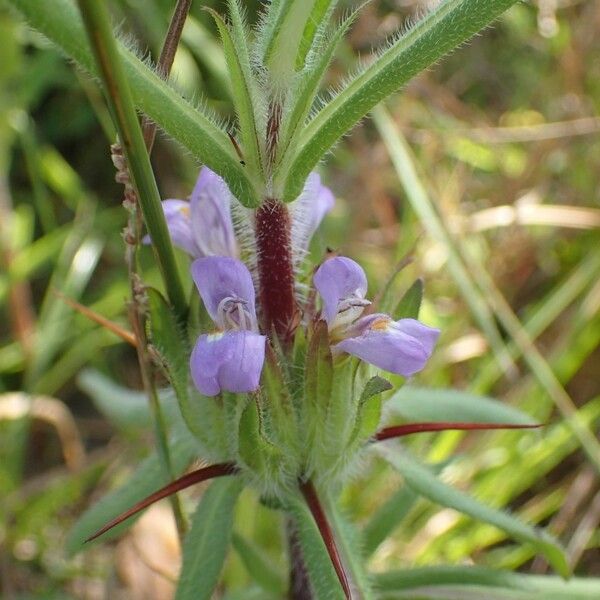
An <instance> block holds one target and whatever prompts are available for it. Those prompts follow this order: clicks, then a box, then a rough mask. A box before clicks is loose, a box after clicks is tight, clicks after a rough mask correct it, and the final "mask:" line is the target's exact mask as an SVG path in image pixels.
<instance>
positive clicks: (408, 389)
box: [386, 385, 535, 425]
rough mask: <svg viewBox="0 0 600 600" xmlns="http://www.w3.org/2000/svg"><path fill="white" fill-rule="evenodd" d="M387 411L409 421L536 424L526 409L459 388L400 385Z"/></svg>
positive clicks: (387, 404) (387, 405) (390, 400)
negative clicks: (447, 388)
mask: <svg viewBox="0 0 600 600" xmlns="http://www.w3.org/2000/svg"><path fill="white" fill-rule="evenodd" d="M386 410H387V411H389V412H388V414H390V415H393V416H397V417H402V418H403V419H405V420H407V421H415V422H419V421H434V422H441V421H444V420H449V419H452V420H455V421H469V422H472V423H515V424H519V425H534V424H535V423H534V421H533V419H532V418H531V417H530V416H529V415H527V414H525V413H524V412H522V411H520V410H518V409H517V408H514V407H512V406H510V405H508V404H506V403H504V402H499V401H498V400H494V399H493V398H488V397H486V396H479V395H477V394H471V393H469V392H461V391H459V390H445V389H433V388H417V387H412V386H409V385H405V386H403V387H402V388H401V389H399V390H398V391H397V392H396V393H395V394H394V395H393V396H392V397H391V398H390V399H389V400H388V401H387V403H386Z"/></svg>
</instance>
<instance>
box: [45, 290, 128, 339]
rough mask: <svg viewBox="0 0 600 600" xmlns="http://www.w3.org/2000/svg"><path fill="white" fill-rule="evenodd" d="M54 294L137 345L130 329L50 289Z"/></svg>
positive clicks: (92, 319)
mask: <svg viewBox="0 0 600 600" xmlns="http://www.w3.org/2000/svg"><path fill="white" fill-rule="evenodd" d="M52 291H53V292H54V294H55V295H56V296H57V297H58V298H60V299H61V300H62V301H63V302H64V303H65V304H67V305H68V306H70V307H71V308H72V309H73V310H76V311H77V312H78V313H80V314H82V315H83V316H84V317H87V318H88V319H90V321H94V323H98V325H100V326H101V327H104V328H105V329H108V330H109V331H111V332H112V333H114V334H115V335H117V336H118V337H120V338H121V339H122V340H123V341H125V342H127V343H128V344H130V345H131V346H133V347H134V348H135V347H136V346H137V338H136V337H135V335H134V334H133V333H132V332H131V331H127V329H123V327H121V326H120V325H117V324H116V323H114V322H113V321H110V320H108V319H107V318H106V317H103V316H102V315H100V314H98V313H97V312H94V311H93V310H92V309H90V308H88V307H87V306H84V305H83V304H80V303H79V302H76V301H75V300H73V299H71V298H69V297H68V296H65V295H64V294H63V293H62V292H59V291H58V290H52Z"/></svg>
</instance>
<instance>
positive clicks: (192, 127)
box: [9, 0, 258, 206]
mask: <svg viewBox="0 0 600 600" xmlns="http://www.w3.org/2000/svg"><path fill="white" fill-rule="evenodd" d="M9 2H10V3H11V4H12V5H13V6H14V7H15V8H17V9H18V10H19V11H20V12H21V13H22V14H23V15H24V16H25V18H26V19H27V21H28V22H29V24H30V25H31V26H32V27H34V28H35V29H37V30H38V31H40V32H41V33H43V34H44V35H45V36H46V37H47V38H49V39H50V40H51V41H52V42H54V43H55V44H56V45H57V46H58V47H59V48H60V49H61V50H62V51H63V52H64V53H65V54H66V55H67V56H69V57H70V58H72V59H73V60H74V61H75V62H77V63H78V64H79V66H81V67H82V68H83V69H85V70H86V71H88V72H89V73H91V74H92V75H94V76H98V74H99V72H98V69H97V67H96V64H95V61H94V57H93V55H92V52H91V49H90V45H89V43H88V41H87V37H86V35H85V31H84V28H83V23H82V22H81V18H80V16H79V14H78V12H77V10H76V9H75V5H74V3H73V1H72V0H45V1H44V2H39V1H38V0H9ZM118 46H119V51H120V54H121V57H122V60H123V63H124V68H125V72H126V75H127V79H128V81H129V84H130V87H131V92H132V95H133V99H134V102H135V104H136V106H137V107H138V108H139V109H140V110H141V111H143V112H144V113H145V114H147V115H148V116H149V117H150V118H151V119H152V120H153V121H154V122H155V123H157V124H158V125H159V126H160V127H161V128H162V129H164V131H165V132H166V133H168V134H169V135H170V136H171V137H172V138H173V139H175V140H176V141H178V142H179V143H180V144H182V145H183V146H185V147H186V148H187V149H188V150H189V151H190V152H191V153H192V154H193V155H194V156H195V157H196V158H197V159H198V160H200V161H201V162H203V163H204V164H206V165H208V166H209V167H210V168H211V169H212V170H213V171H215V172H217V173H218V174H219V175H221V176H222V177H223V178H224V179H225V181H226V182H227V184H228V185H229V187H230V189H231V191H232V192H233V194H234V195H235V196H236V198H238V200H239V201H240V202H241V203H242V204H244V205H245V206H254V205H256V204H257V203H258V200H257V197H256V192H255V190H254V187H253V185H252V182H251V181H250V179H249V178H248V174H247V172H246V170H245V169H244V168H243V167H242V165H240V163H239V159H238V157H237V155H236V154H235V151H234V149H233V147H232V145H231V142H230V140H229V137H228V136H227V134H226V133H225V131H223V130H222V129H221V128H219V127H218V126H217V125H216V124H215V123H214V122H213V121H212V120H211V119H210V118H209V117H208V116H206V115H205V114H204V113H203V112H202V111H201V110H200V109H199V108H197V107H195V106H193V105H192V104H191V103H190V102H188V101H187V100H185V99H184V98H182V97H181V95H180V94H179V93H178V92H176V91H175V90H174V89H173V88H171V87H170V86H169V85H168V84H167V83H165V82H164V81H163V80H162V79H161V78H160V77H158V75H156V73H154V72H153V71H152V69H150V68H149V67H148V66H147V65H146V64H144V63H143V62H142V61H141V60H140V59H139V58H137V57H136V56H135V54H133V53H132V52H131V51H129V50H127V49H126V48H125V47H124V46H123V44H120V43H119V44H118Z"/></svg>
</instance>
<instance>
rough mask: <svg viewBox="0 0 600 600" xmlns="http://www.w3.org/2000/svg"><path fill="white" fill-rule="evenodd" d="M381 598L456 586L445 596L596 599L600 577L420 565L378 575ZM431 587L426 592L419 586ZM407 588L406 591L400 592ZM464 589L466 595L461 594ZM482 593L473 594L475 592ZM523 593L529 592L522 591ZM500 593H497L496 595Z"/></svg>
mask: <svg viewBox="0 0 600 600" xmlns="http://www.w3.org/2000/svg"><path fill="white" fill-rule="evenodd" d="M374 578H375V583H376V586H377V589H378V590H379V591H380V593H381V596H380V598H381V599H382V600H383V599H388V598H389V599H391V598H415V597H419V598H423V597H425V598H429V597H433V598H438V597H439V596H436V595H435V592H436V589H438V588H440V589H441V588H442V586H444V587H446V586H453V589H454V590H456V592H457V593H458V595H455V596H446V595H444V596H443V597H444V598H460V599H465V598H498V599H499V600H500V599H502V600H504V599H506V600H513V599H514V598H527V599H528V600H539V599H541V598H544V600H546V599H552V600H566V599H567V598H568V599H569V600H592V599H595V598H598V597H599V596H600V579H599V578H589V579H583V578H574V579H570V580H568V581H565V580H564V579H562V578H560V577H552V576H540V575H526V574H523V573H512V572H510V571H497V570H494V569H489V568H486V567H467V566H449V565H448V566H446V565H440V566H435V567H417V568H413V569H405V570H398V571H391V572H388V573H380V574H377V575H374ZM419 589H423V590H424V591H425V590H428V593H429V594H430V595H429V596H428V595H427V594H425V595H422V594H421V593H419V592H418V591H417V590H419ZM400 592H407V593H406V594H405V595H397V594H398V593H400ZM460 592H462V594H463V595H460ZM473 593H475V594H479V595H471V594H473ZM519 593H522V594H526V595H521V596H520V595H518V594H519ZM494 594H496V595H494Z"/></svg>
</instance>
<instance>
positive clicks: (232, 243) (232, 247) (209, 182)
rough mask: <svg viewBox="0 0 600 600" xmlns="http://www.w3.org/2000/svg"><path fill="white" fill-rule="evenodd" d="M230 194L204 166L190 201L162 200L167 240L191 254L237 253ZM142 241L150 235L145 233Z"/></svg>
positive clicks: (215, 254) (233, 254)
mask: <svg viewBox="0 0 600 600" xmlns="http://www.w3.org/2000/svg"><path fill="white" fill-rule="evenodd" d="M232 199H233V195H232V194H231V192H230V191H229V188H228V187H227V184H226V183H225V181H223V179H222V178H221V177H219V176H218V175H217V174H216V173H214V172H213V171H211V170H210V169H209V168H208V167H202V169H200V175H199V176H198V180H197V181H196V185H195V186H194V190H193V191H192V195H191V197H190V201H189V202H186V201H184V200H164V201H163V203H162V206H163V211H164V213H165V219H166V221H167V227H168V229H169V233H170V234H171V240H172V241H173V244H175V246H178V247H179V248H181V249H182V250H184V251H185V252H187V253H188V254H190V255H191V256H192V257H193V258H201V257H203V256H233V257H237V256H238V246H237V241H236V239H235V234H234V231H233V221H232V220H231V204H232ZM144 241H145V242H147V243H148V242H149V241H150V238H149V237H148V236H146V237H145V238H144Z"/></svg>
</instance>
